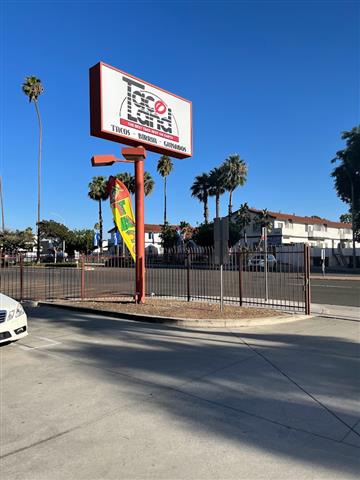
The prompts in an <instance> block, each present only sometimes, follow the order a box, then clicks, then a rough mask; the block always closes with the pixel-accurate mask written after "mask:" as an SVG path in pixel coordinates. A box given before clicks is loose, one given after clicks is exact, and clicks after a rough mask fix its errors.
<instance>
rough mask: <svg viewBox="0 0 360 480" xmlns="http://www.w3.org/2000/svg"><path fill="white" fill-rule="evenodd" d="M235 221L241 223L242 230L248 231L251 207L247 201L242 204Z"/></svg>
mask: <svg viewBox="0 0 360 480" xmlns="http://www.w3.org/2000/svg"><path fill="white" fill-rule="evenodd" d="M235 222H236V223H237V224H238V225H239V227H240V230H241V232H244V233H246V227H247V226H248V225H249V224H250V223H251V217H250V209H249V205H248V204H247V203H246V202H245V203H242V204H241V205H240V208H239V210H238V211H237V215H236V219H235Z"/></svg>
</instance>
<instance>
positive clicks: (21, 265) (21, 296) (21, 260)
mask: <svg viewBox="0 0 360 480" xmlns="http://www.w3.org/2000/svg"><path fill="white" fill-rule="evenodd" d="M23 300H24V259H23V256H22V255H21V253H20V302H22V301H23Z"/></svg>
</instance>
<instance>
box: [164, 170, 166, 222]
mask: <svg viewBox="0 0 360 480" xmlns="http://www.w3.org/2000/svg"><path fill="white" fill-rule="evenodd" d="M164 225H166V177H164Z"/></svg>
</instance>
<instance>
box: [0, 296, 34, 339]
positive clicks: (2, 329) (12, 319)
mask: <svg viewBox="0 0 360 480" xmlns="http://www.w3.org/2000/svg"><path fill="white" fill-rule="evenodd" d="M27 334H28V328H27V316H26V313H25V312H24V309H23V307H22V305H21V304H20V303H19V302H17V301H16V300H14V299H13V298H10V297H8V296H6V295H3V294H2V293H0V344H1V343H5V342H13V341H14V340H19V339H20V338H23V337H26V335H27Z"/></svg>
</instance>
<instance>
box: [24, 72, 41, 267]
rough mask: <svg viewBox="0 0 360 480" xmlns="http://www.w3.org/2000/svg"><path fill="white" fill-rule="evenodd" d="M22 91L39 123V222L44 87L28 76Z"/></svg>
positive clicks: (38, 80) (38, 257) (38, 260)
mask: <svg viewBox="0 0 360 480" xmlns="http://www.w3.org/2000/svg"><path fill="white" fill-rule="evenodd" d="M22 91H23V92H24V93H25V95H26V96H27V97H28V99H29V102H30V103H31V102H33V104H34V106H35V111H36V115H37V119H38V124H39V151H38V178H37V184H38V198H37V224H39V222H40V205H41V154H42V122H41V116H40V110H39V105H38V98H39V96H40V95H41V94H42V93H43V91H44V87H43V85H42V83H41V80H40V78H37V77H34V76H29V77H26V78H25V82H24V83H23V84H22ZM37 262H40V230H39V226H37Z"/></svg>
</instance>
